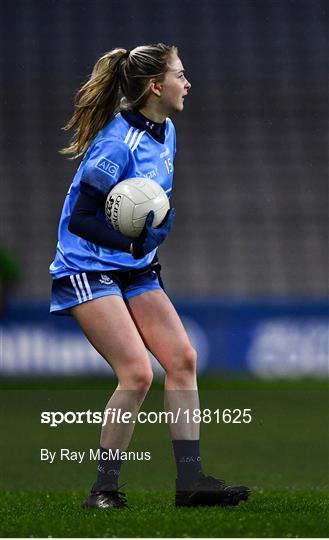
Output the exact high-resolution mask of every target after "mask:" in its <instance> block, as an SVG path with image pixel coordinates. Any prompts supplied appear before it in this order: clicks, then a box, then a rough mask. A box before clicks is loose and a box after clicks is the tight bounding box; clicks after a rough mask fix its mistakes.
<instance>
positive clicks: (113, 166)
mask: <svg viewBox="0 0 329 540" xmlns="http://www.w3.org/2000/svg"><path fill="white" fill-rule="evenodd" d="M129 157H130V154H129V148H128V146H127V145H126V144H125V143H124V142H122V141H108V140H107V141H98V142H97V143H96V144H95V146H94V147H93V148H92V149H91V152H90V155H89V156H88V157H87V160H86V163H84V164H83V166H82V167H83V168H82V174H81V184H82V186H83V185H85V187H86V188H88V187H93V188H95V189H96V190H97V191H99V192H101V193H103V194H104V195H107V194H108V193H109V191H110V190H111V189H112V188H113V187H114V186H115V184H117V183H118V182H119V180H121V178H123V177H124V175H125V172H126V170H127V169H128V164H129Z"/></svg>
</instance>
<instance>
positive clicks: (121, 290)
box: [50, 263, 164, 315]
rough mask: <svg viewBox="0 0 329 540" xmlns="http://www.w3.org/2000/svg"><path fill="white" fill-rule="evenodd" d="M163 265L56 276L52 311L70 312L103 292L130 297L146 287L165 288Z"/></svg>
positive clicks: (56, 312) (59, 313)
mask: <svg viewBox="0 0 329 540" xmlns="http://www.w3.org/2000/svg"><path fill="white" fill-rule="evenodd" d="M160 269H161V266H160V264H159V263H153V264H151V265H150V266H147V267H146V268H141V269H139V270H131V271H128V272H118V271H115V272H81V274H72V275H69V276H64V277H62V278H59V279H54V281H53V285H52V290H51V301H50V312H51V313H53V314H54V315H70V308H72V307H74V306H77V305H79V304H82V303H83V302H88V301H89V300H94V299H95V298H100V297H101V296H109V295H113V294H114V295H117V296H121V297H122V298H123V299H124V300H125V301H127V300H129V298H132V297H133V296H137V295H139V294H142V293H144V292H146V291H153V290H157V289H163V288H164V287H163V283H162V280H161V276H160Z"/></svg>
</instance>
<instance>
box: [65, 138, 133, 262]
mask: <svg viewBox="0 0 329 540" xmlns="http://www.w3.org/2000/svg"><path fill="white" fill-rule="evenodd" d="M128 164H129V148H128V147H127V145H125V144H124V143H122V142H111V143H109V142H105V143H104V142H102V141H99V142H98V143H96V144H95V146H94V148H93V149H91V152H90V155H89V156H88V159H87V161H86V162H85V163H83V164H82V175H81V180H80V192H79V194H78V197H77V199H76V202H75V205H74V207H73V209H72V212H71V217H70V221H69V225H68V229H69V231H70V232H71V233H72V234H76V235H77V236H80V237H81V238H83V239H85V240H87V241H89V242H92V243H94V244H96V245H98V246H101V247H107V248H110V249H117V250H120V251H126V252H130V249H131V244H132V238H129V237H127V236H124V235H123V234H121V233H120V232H119V231H115V230H114V229H113V228H111V227H110V226H109V225H108V224H107V223H106V222H105V220H104V219H99V217H98V216H99V213H101V215H103V214H104V207H105V201H106V197H107V195H108V193H109V192H110V191H111V189H112V188H113V187H114V186H115V184H117V182H118V181H120V179H121V178H123V177H124V175H125V172H126V170H127V168H128Z"/></svg>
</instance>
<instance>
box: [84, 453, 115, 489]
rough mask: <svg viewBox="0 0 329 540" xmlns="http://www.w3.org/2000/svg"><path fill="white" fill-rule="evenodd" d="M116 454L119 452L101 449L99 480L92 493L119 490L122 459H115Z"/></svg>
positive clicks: (97, 479)
mask: <svg viewBox="0 0 329 540" xmlns="http://www.w3.org/2000/svg"><path fill="white" fill-rule="evenodd" d="M116 453H119V451H116V450H113V449H111V450H108V449H106V448H102V447H100V458H99V461H98V465H97V478H96V482H95V483H94V485H93V487H92V488H91V491H93V492H95V491H116V490H117V489H118V481H119V474H120V469H121V459H115V458H114V456H115V455H116Z"/></svg>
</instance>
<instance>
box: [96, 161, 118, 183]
mask: <svg viewBox="0 0 329 540" xmlns="http://www.w3.org/2000/svg"><path fill="white" fill-rule="evenodd" d="M96 168H97V169H100V170H101V171H103V172H104V173H105V174H108V175H109V176H112V178H115V176H116V174H117V172H118V170H119V165H117V164H116V163H114V161H111V160H110V159H107V158H105V157H102V158H101V159H100V160H99V162H98V163H97V165H96Z"/></svg>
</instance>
